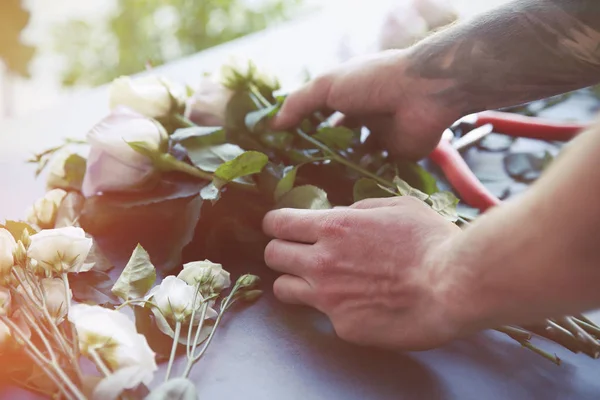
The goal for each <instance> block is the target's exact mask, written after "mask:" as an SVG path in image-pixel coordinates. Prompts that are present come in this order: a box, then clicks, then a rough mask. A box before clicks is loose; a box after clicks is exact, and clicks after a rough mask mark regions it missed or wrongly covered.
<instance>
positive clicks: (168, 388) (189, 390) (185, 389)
mask: <svg viewBox="0 0 600 400" xmlns="http://www.w3.org/2000/svg"><path fill="white" fill-rule="evenodd" d="M172 399H175V400H198V391H197V390H196V386H195V385H194V382H192V381H190V380H189V379H187V378H173V379H169V380H168V381H166V382H164V383H162V384H160V385H159V386H158V387H157V388H156V389H154V390H153V391H151V392H150V394H149V395H148V396H146V398H145V400H172Z"/></svg>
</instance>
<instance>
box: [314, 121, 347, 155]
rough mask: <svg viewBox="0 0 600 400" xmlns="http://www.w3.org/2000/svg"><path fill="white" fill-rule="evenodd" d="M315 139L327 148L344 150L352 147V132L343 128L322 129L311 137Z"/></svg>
mask: <svg viewBox="0 0 600 400" xmlns="http://www.w3.org/2000/svg"><path fill="white" fill-rule="evenodd" d="M313 137H314V138H315V139H317V140H318V141H320V142H321V143H323V144H325V145H326V146H327V147H330V148H333V149H338V150H346V149H347V148H348V147H350V146H351V145H352V140H353V139H354V132H353V131H352V130H351V129H348V128H345V127H341V126H340V127H324V128H321V129H319V130H318V131H317V133H315V134H314V136H313Z"/></svg>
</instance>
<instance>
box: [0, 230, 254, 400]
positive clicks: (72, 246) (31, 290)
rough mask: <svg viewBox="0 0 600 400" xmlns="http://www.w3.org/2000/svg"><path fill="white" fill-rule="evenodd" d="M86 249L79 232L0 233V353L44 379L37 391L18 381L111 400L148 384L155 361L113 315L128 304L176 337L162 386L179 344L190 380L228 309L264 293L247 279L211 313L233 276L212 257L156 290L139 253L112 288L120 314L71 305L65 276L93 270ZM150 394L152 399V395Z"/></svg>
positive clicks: (122, 317) (130, 325) (128, 324)
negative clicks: (22, 360) (89, 367)
mask: <svg viewBox="0 0 600 400" xmlns="http://www.w3.org/2000/svg"><path fill="white" fill-rule="evenodd" d="M92 245H93V240H92V239H91V238H89V237H86V234H85V232H84V231H83V230H82V229H81V228H79V227H63V228H56V229H45V230H41V231H39V232H37V233H34V234H32V235H30V232H29V229H28V228H25V229H23V231H22V234H21V235H20V238H19V239H15V237H14V232H12V233H11V232H10V231H8V230H7V229H4V228H2V229H0V279H1V281H2V286H1V287H0V349H2V350H3V351H11V352H15V351H17V352H19V351H22V352H23V354H25V355H27V357H28V358H29V359H30V360H31V361H32V363H34V364H35V369H36V370H38V371H41V372H42V373H43V374H42V376H43V378H44V379H43V380H42V381H43V384H42V381H37V382H36V381H34V380H32V381H29V382H21V383H23V385H24V386H26V387H28V388H35V389H36V390H38V391H41V392H44V393H45V394H48V395H57V394H59V395H61V396H62V397H64V398H67V399H87V398H98V399H117V398H119V396H121V394H122V393H123V391H125V390H128V389H135V388H137V387H138V386H139V385H140V384H143V385H146V386H147V385H149V384H150V383H151V382H152V379H153V376H154V373H155V371H156V370H157V364H156V355H155V353H154V351H153V350H152V349H151V348H150V347H149V345H148V342H147V340H146V338H145V337H144V336H143V335H142V334H140V333H138V332H137V331H136V327H135V324H134V322H133V321H132V320H131V319H130V318H129V317H128V316H127V315H126V314H124V313H122V312H120V311H119V310H120V309H121V308H123V307H125V306H132V307H137V306H142V307H148V308H150V309H151V310H152V313H153V314H154V316H155V319H156V322H157V326H158V327H159V329H160V330H161V331H162V332H163V333H165V334H166V335H169V336H171V337H172V338H173V352H172V354H171V358H170V360H169V364H168V373H167V378H166V379H167V383H168V384H170V383H169V381H168V379H169V377H170V372H171V367H172V365H173V361H174V358H175V349H176V348H177V346H178V345H179V344H183V345H185V346H186V347H187V356H188V362H187V366H186V369H185V371H184V373H183V377H186V378H187V376H188V375H189V372H190V370H191V368H192V366H193V365H194V364H195V363H196V362H198V361H199V359H200V358H201V357H202V355H203V354H204V352H205V351H206V348H207V347H208V345H209V344H210V340H211V338H212V336H213V335H214V333H215V331H216V328H217V327H218V324H219V322H220V320H221V317H222V316H223V314H224V313H225V311H226V310H227V309H228V308H229V307H231V305H232V304H233V303H234V302H235V301H237V300H240V299H242V300H254V299H256V298H258V296H260V291H258V290H256V289H254V287H255V286H256V284H257V282H258V278H257V277H255V276H252V275H244V276H242V277H240V278H239V279H238V281H237V282H236V284H235V285H234V287H233V288H232V290H231V291H230V293H229V295H228V296H227V297H226V298H224V299H223V302H222V304H221V307H219V308H218V311H217V310H216V309H215V300H216V299H217V298H218V297H219V295H220V294H221V292H222V291H223V290H225V289H227V288H228V287H229V286H230V283H231V282H230V276H229V273H228V272H227V271H225V270H224V269H223V268H222V266H221V265H220V264H214V263H211V262H210V261H208V260H206V261H201V262H191V263H188V264H185V265H184V268H183V270H182V271H181V273H180V274H179V275H178V276H167V277H166V278H165V279H164V280H163V281H162V282H161V283H160V284H159V285H156V286H154V284H155V279H156V271H155V268H154V266H153V265H152V263H151V261H150V259H149V256H148V254H147V253H146V251H145V250H144V249H143V248H142V247H141V246H138V247H137V248H136V249H135V250H134V252H133V254H132V257H131V259H130V261H129V263H128V264H127V266H126V267H125V269H124V270H123V272H122V274H121V276H120V277H119V279H118V280H117V281H116V283H115V285H114V287H113V289H112V291H113V293H114V294H115V295H117V296H119V297H121V298H122V299H123V300H124V302H123V303H122V304H121V305H120V306H119V307H117V309H108V308H104V307H102V306H99V305H89V304H74V303H73V300H72V293H71V290H70V287H69V275H70V274H73V273H80V272H84V271H86V270H88V269H89V268H91V267H92V266H93V264H89V263H88V264H86V263H85V261H86V259H87V257H88V254H89V252H90V250H91V248H92ZM207 339H208V340H207ZM202 343H204V345H203V346H202V347H201V348H200V350H199V351H196V350H197V347H198V345H200V344H202ZM80 356H84V357H86V358H88V359H89V360H91V361H92V362H93V363H94V364H95V365H96V367H97V371H98V372H99V373H100V374H101V376H100V377H97V378H96V379H92V378H93V376H91V377H90V376H89V374H88V375H84V374H83V373H82V371H81V368H80V363H79V357H80ZM90 382H93V384H92V385H91V386H90ZM177 382H178V383H177V384H178V385H181V382H180V381H177ZM86 385H87V387H86ZM189 385H190V386H192V387H193V384H191V383H189ZM159 389H160V388H159ZM187 389H189V388H187ZM157 393H160V390H158V391H157ZM170 393H172V391H171V392H170ZM150 396H153V397H152V398H157V394H156V393H155V392H151V393H150ZM158 398H160V397H158Z"/></svg>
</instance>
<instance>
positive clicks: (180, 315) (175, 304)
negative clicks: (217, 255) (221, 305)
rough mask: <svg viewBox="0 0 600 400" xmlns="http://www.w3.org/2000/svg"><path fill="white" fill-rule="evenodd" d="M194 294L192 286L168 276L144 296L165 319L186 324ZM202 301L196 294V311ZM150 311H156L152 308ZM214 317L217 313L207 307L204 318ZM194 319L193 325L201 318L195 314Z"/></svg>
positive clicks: (190, 312) (199, 295)
mask: <svg viewBox="0 0 600 400" xmlns="http://www.w3.org/2000/svg"><path fill="white" fill-rule="evenodd" d="M195 292H196V291H195V288H194V287H193V286H190V285H188V284H187V283H186V282H185V281H183V280H181V279H179V278H177V277H176V276H173V275H170V276H167V277H166V278H165V279H163V281H162V282H161V283H160V285H158V286H155V287H153V288H152V289H151V290H150V292H149V293H148V294H147V295H146V300H149V301H151V302H152V303H154V304H156V306H157V308H158V310H157V311H160V313H161V314H162V315H163V316H165V318H167V319H170V320H173V321H180V322H188V320H189V318H190V316H191V314H192V311H193V307H194V305H193V302H194V294H195ZM202 300H203V297H202V294H200V293H198V294H197V295H196V304H195V307H196V310H197V311H198V310H199V309H200V306H201V304H202ZM152 309H153V310H156V308H154V307H153V308H152ZM216 316H217V312H216V311H215V310H213V309H212V308H210V307H209V308H208V309H207V312H206V318H214V317H216ZM194 318H195V321H194V323H197V322H199V321H200V318H201V316H200V313H199V312H196V314H195V317H194Z"/></svg>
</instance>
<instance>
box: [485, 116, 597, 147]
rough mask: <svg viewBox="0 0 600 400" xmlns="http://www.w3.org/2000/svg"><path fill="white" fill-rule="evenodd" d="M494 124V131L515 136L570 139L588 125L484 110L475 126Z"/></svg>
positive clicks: (558, 139) (559, 139)
mask: <svg viewBox="0 0 600 400" xmlns="http://www.w3.org/2000/svg"><path fill="white" fill-rule="evenodd" d="M485 124H492V125H493V126H494V132H498V133H503V134H505V135H509V136H514V137H526V138H531V139H542V140H557V141H565V142H566V141H569V140H571V139H573V138H574V137H575V136H577V135H578V134H579V133H580V132H581V131H582V130H584V129H585V128H587V126H588V125H586V124H581V123H565V122H554V121H549V120H547V119H544V118H539V117H528V116H525V115H519V114H513V113H508V112H502V111H483V112H480V113H477V114H476V120H475V126H482V125H485Z"/></svg>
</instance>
